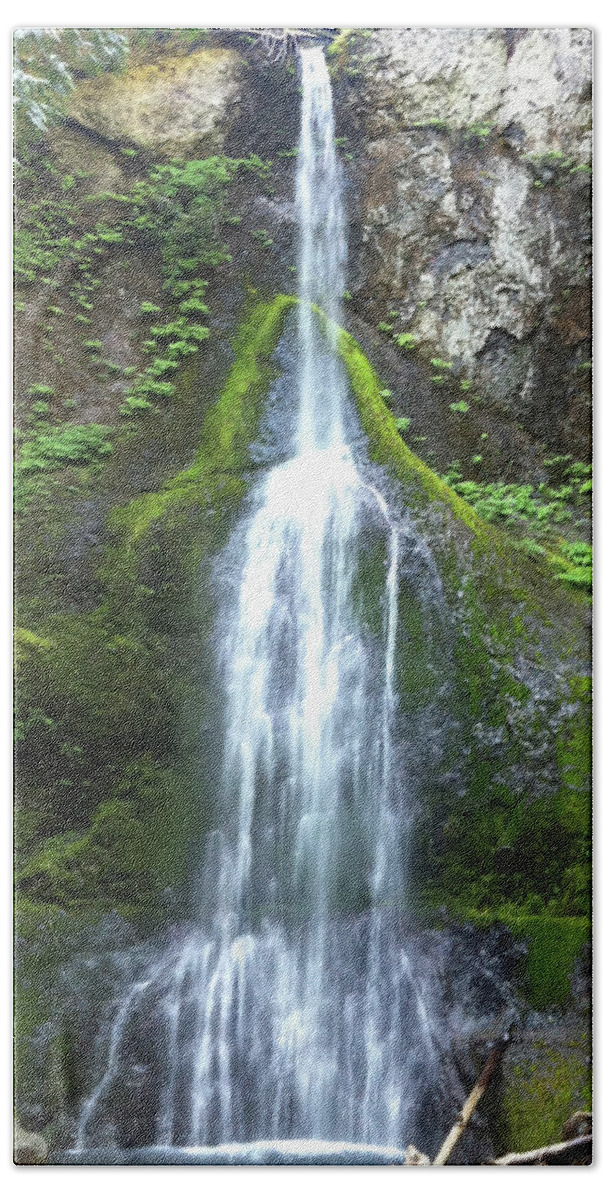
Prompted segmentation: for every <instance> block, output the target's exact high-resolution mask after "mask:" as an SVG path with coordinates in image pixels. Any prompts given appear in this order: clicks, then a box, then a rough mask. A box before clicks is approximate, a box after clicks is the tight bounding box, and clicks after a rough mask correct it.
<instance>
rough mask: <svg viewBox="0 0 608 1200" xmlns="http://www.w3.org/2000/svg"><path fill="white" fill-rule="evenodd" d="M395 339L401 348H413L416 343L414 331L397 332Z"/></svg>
mask: <svg viewBox="0 0 608 1200" xmlns="http://www.w3.org/2000/svg"><path fill="white" fill-rule="evenodd" d="M394 341H395V342H396V343H397V345H398V346H399V347H400V349H401V350H413V349H414V346H415V345H416V338H415V337H414V334H413V333H396V334H394Z"/></svg>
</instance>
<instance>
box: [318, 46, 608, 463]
mask: <svg viewBox="0 0 608 1200" xmlns="http://www.w3.org/2000/svg"><path fill="white" fill-rule="evenodd" d="M347 61H348V63H349V66H348V67H347V70H346V72H345V73H344V75H341V69H340V64H338V69H337V71H336V81H337V88H338V93H339V104H340V106H343V112H344V108H346V109H347V110H348V111H347V112H344V116H345V118H346V119H347V120H350V122H351V124H352V126H353V127H354V128H355V130H356V134H357V136H356V138H355V140H356V141H357V144H358V151H359V153H358V154H357V155H356V156H355V161H356V177H357V185H358V189H359V193H360V206H361V215H360V220H361V226H360V245H359V254H358V263H357V283H358V287H357V293H358V296H359V297H361V301H362V303H363V304H364V305H365V307H366V310H367V315H368V319H369V320H370V321H374V323H375V322H376V321H379V320H380V321H382V320H386V316H387V312H388V311H389V310H391V311H392V312H398V313H399V319H398V322H397V323H396V324H395V329H396V330H397V329H400V330H407V331H409V332H411V333H412V334H413V335H414V336H415V338H416V339H417V341H418V344H419V346H420V348H421V350H422V351H423V352H424V353H426V354H427V357H429V356H431V355H432V354H435V355H440V356H441V358H443V359H446V360H448V361H450V362H452V363H453V370H454V372H455V373H456V374H457V375H461V376H463V377H466V378H468V379H470V380H473V381H474V383H475V384H476V385H477V388H478V389H479V390H480V391H481V392H482V399H483V402H484V403H486V402H487V403H489V404H492V405H496V406H498V407H499V408H500V409H502V410H503V411H505V412H507V413H509V414H510V415H511V416H512V418H513V419H514V420H515V421H516V422H518V423H520V422H521V423H522V424H523V426H524V427H525V428H526V430H527V432H528V433H529V434H530V436H532V437H534V438H536V439H538V440H540V441H542V442H545V443H546V444H547V445H549V446H553V447H555V448H558V449H563V448H565V447H566V446H567V448H568V449H571V450H573V452H574V453H575V454H584V453H585V451H586V438H587V436H588V432H587V431H588V424H589V420H588V403H589V400H588V376H587V375H586V374H585V371H584V370H583V371H582V372H581V366H582V364H583V363H584V361H585V360H588V358H589V344H588V339H589V322H590V313H589V272H590V266H589V258H590V230H589V222H590V215H589V207H590V206H589V198H590V192H589V183H590V179H589V167H588V162H589V156H590V137H591V135H590V123H591V102H590V89H591V33H590V31H588V30H584V29H583V30H581V29H540V30H539V29H531V30H498V29H488V30H485V29H447V30H446V29H413V30H407V29H390V30H379V31H377V32H375V33H373V34H372V35H371V36H370V37H367V38H365V39H363V38H360V37H359V38H355V39H351V40H350V41H349V43H348V60H347ZM342 65H343V64H342ZM370 296H371V297H373V302H371V303H370V301H369V299H368V297H370Z"/></svg>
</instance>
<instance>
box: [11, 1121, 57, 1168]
mask: <svg viewBox="0 0 608 1200" xmlns="http://www.w3.org/2000/svg"><path fill="white" fill-rule="evenodd" d="M13 1144H14V1152H13V1158H14V1162H15V1163H16V1164H17V1165H18V1166H37V1165H39V1164H40V1163H44V1162H46V1160H47V1158H48V1153H49V1148H48V1146H47V1144H46V1141H45V1139H44V1138H43V1137H42V1135H41V1134H40V1133H33V1132H32V1131H31V1130H29V1129H22V1128H21V1126H20V1125H15V1135H14V1143H13Z"/></svg>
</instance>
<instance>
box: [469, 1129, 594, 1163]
mask: <svg viewBox="0 0 608 1200" xmlns="http://www.w3.org/2000/svg"><path fill="white" fill-rule="evenodd" d="M592 1144H593V1135H592V1134H590V1133H585V1134H583V1136H582V1137H577V1138H571V1140H570V1141H569V1142H555V1144H554V1145H553V1146H541V1147H540V1148H539V1149H538V1150H525V1151H523V1153H521V1154H503V1156H502V1158H493V1159H492V1160H491V1162H490V1163H488V1166H491V1167H542V1166H547V1167H551V1166H555V1167H557V1166H560V1165H561V1166H567V1165H569V1164H570V1165H572V1166H575V1165H577V1164H580V1165H581V1166H582V1165H584V1164H586V1163H590V1162H591V1150H592Z"/></svg>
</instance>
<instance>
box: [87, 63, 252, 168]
mask: <svg viewBox="0 0 608 1200" xmlns="http://www.w3.org/2000/svg"><path fill="white" fill-rule="evenodd" d="M240 74H241V61H240V58H239V55H238V54H237V53H236V52H235V51H234V50H230V49H223V48H221V47H214V48H211V49H203V50H196V51H194V52H193V53H191V54H188V55H180V56H176V57H174V58H165V57H163V58H161V59H159V60H158V61H157V62H153V63H142V64H140V65H138V66H131V67H130V68H129V70H128V71H126V72H124V73H123V74H118V75H113V74H105V75H101V76H98V77H97V78H95V79H91V80H86V81H84V82H82V83H81V84H80V85H79V87H78V88H77V89H76V91H75V92H74V97H73V101H72V105H71V109H70V116H71V118H72V119H73V120H75V121H77V122H78V123H79V124H80V125H83V126H84V127H85V128H86V129H89V130H92V131H93V132H94V133H98V134H101V136H102V137H104V138H106V139H108V140H110V141H115V142H120V141H124V142H126V143H127V144H128V145H135V146H141V147H142V148H144V149H150V150H153V151H154V154H155V155H156V156H158V155H161V156H162V157H165V158H171V157H172V156H175V157H182V158H196V157H201V158H203V157H204V156H205V155H207V154H214V153H218V152H219V151H220V150H222V148H223V145H224V138H225V135H226V133H227V131H228V130H229V128H230V126H231V124H232V121H233V120H234V117H235V115H236V113H237V112H238V105H239V102H240V98H241V93H240Z"/></svg>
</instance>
